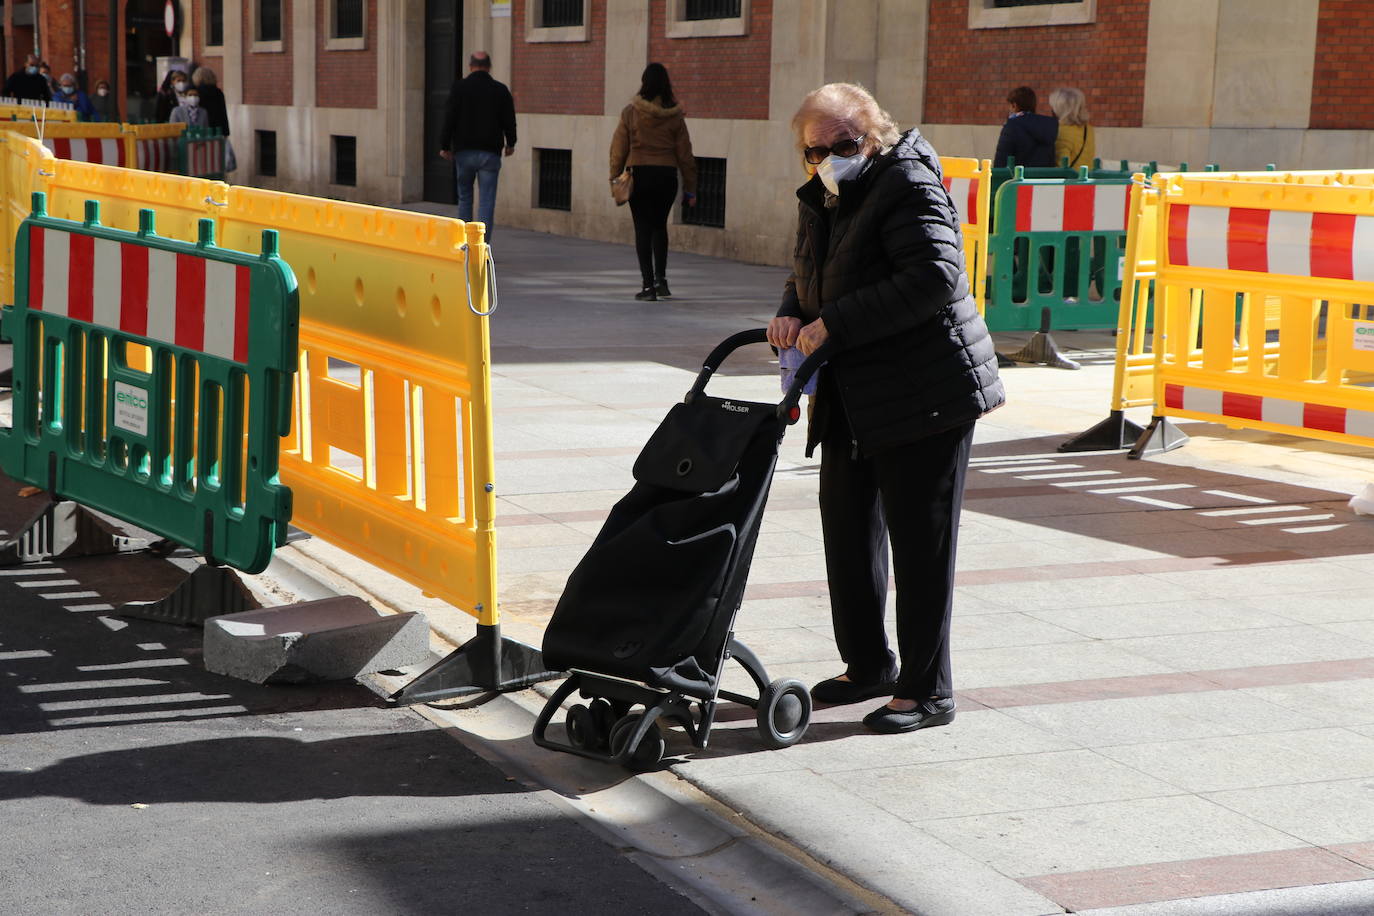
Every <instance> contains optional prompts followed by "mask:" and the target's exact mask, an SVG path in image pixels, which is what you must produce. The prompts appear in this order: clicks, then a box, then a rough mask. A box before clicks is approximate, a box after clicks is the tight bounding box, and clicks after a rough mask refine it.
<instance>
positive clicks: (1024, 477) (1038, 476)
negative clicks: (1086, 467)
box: [1016, 471, 1121, 480]
mask: <svg viewBox="0 0 1374 916" xmlns="http://www.w3.org/2000/svg"><path fill="white" fill-rule="evenodd" d="M1120 473H1121V472H1120V471H1063V472H1056V473H1054V474H1022V475H1021V476H1020V477H1018V478H1016V479H1017V480H1054V479H1055V478H1057V477H1116V476H1117V475H1119V474H1120Z"/></svg>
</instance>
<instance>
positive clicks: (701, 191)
mask: <svg viewBox="0 0 1374 916" xmlns="http://www.w3.org/2000/svg"><path fill="white" fill-rule="evenodd" d="M696 158H697V202H696V206H693V207H683V208H682V221H683V222H684V223H686V224H687V225H689V226H712V227H714V228H716V229H724V228H725V160H724V159H709V158H705V157H702V156H698V157H696Z"/></svg>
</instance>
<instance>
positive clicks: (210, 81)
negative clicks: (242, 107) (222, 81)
mask: <svg viewBox="0 0 1374 916" xmlns="http://www.w3.org/2000/svg"><path fill="white" fill-rule="evenodd" d="M191 85H192V86H194V87H195V88H196V89H197V90H198V91H199V92H200V108H201V111H204V112H205V116H206V117H207V118H209V120H210V126H211V127H214V128H218V129H219V132H220V133H221V134H222V135H223V136H224V171H226V172H232V171H234V170H235V169H237V168H238V167H239V166H238V157H237V156H235V155H234V145H233V144H232V143H230V142H229V106H228V105H227V104H225V101H224V92H223V90H221V89H220V88H219V77H218V76H216V75H215V71H213V70H211V69H210V68H209V67H197V68H196V72H195V73H192V74H191Z"/></svg>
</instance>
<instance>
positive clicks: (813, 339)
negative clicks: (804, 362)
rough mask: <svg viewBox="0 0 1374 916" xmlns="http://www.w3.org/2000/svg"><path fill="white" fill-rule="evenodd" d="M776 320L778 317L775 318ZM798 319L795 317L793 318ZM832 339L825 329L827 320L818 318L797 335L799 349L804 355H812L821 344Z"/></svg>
mask: <svg viewBox="0 0 1374 916" xmlns="http://www.w3.org/2000/svg"><path fill="white" fill-rule="evenodd" d="M774 320H776V319H774ZM793 320H794V321H795V320H796V319H795V318H794V319H793ZM829 339H830V332H829V331H827V330H826V329H825V320H824V319H821V318H817V319H816V320H815V321H813V322H811V323H810V324H808V325H807V326H806V327H804V328H802V329H801V333H799V334H798V335H797V349H798V350H800V351H802V355H803V356H810V355H811V354H812V353H815V352H816V351H817V350H819V349H820V348H821V344H823V343H825V342H826V341H827V340H829Z"/></svg>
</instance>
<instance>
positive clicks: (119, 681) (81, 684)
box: [19, 677, 167, 693]
mask: <svg viewBox="0 0 1374 916" xmlns="http://www.w3.org/2000/svg"><path fill="white" fill-rule="evenodd" d="M166 683H167V681H155V680H153V679H152V678H146V677H117V678H111V679H110V680H108V681H54V682H53V683H51V684H20V685H19V692H20V693H50V692H54V693H55V692H57V691H59V690H106V689H108V688H110V687H161V686H163V685H165V684H166Z"/></svg>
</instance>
